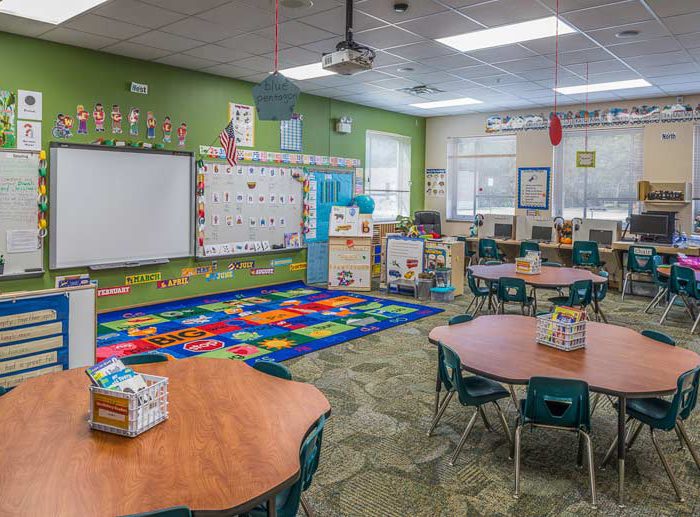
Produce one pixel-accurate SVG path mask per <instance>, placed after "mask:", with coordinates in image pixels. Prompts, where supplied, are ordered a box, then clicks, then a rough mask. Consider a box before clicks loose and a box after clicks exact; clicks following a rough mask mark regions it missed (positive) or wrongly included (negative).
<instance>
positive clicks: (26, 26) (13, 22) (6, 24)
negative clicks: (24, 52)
mask: <svg viewBox="0 0 700 517" xmlns="http://www.w3.org/2000/svg"><path fill="white" fill-rule="evenodd" d="M55 27H56V26H55V25H52V24H50V23H43V22H37V21H35V20H29V19H27V18H20V17H19V16H10V15H9V14H0V31H6V32H11V33H13V34H21V35H22V36H38V35H39V34H42V33H44V32H46V31H48V30H51V29H53V28H55Z"/></svg>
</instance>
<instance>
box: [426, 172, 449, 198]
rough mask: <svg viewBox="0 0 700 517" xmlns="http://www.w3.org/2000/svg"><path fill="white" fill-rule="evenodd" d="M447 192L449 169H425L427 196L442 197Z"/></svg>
mask: <svg viewBox="0 0 700 517" xmlns="http://www.w3.org/2000/svg"><path fill="white" fill-rule="evenodd" d="M446 194H447V170H445V169H425V196H426V197H433V198H440V197H445V195H446Z"/></svg>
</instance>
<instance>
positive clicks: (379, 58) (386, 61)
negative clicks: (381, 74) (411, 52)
mask: <svg viewBox="0 0 700 517" xmlns="http://www.w3.org/2000/svg"><path fill="white" fill-rule="evenodd" d="M407 62H408V60H406V59H404V58H402V57H400V56H397V55H395V54H391V53H388V52H382V51H381V50H378V51H377V52H376V55H375V57H374V67H375V68H379V67H385V66H392V65H397V64H399V63H407Z"/></svg>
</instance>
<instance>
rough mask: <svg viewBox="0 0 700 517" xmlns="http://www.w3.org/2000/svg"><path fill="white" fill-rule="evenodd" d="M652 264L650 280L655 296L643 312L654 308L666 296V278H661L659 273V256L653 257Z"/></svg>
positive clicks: (660, 261)
mask: <svg viewBox="0 0 700 517" xmlns="http://www.w3.org/2000/svg"><path fill="white" fill-rule="evenodd" d="M652 262H653V264H654V266H653V270H652V275H651V278H652V280H653V281H654V285H655V286H656V295H654V297H653V298H652V299H651V301H650V302H649V304H648V305H647V306H646V308H645V309H644V312H649V311H650V310H651V309H653V308H655V307H656V306H657V305H658V304H659V303H661V300H663V299H664V297H666V296H667V295H668V277H667V276H663V275H661V274H660V273H659V271H658V268H659V266H661V265H663V257H662V256H661V255H654V257H653V259H652Z"/></svg>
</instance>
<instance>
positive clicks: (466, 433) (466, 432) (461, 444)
mask: <svg viewBox="0 0 700 517" xmlns="http://www.w3.org/2000/svg"><path fill="white" fill-rule="evenodd" d="M478 415H479V410H478V409H477V410H476V411H474V414H473V415H472V417H471V419H470V420H469V423H468V424H467V428H466V429H465V430H464V434H462V438H460V440H459V445H457V449H455V452H454V454H453V455H452V458H450V467H452V466H454V464H455V461H457V456H459V453H460V452H461V451H462V447H464V442H466V441H467V438H468V437H469V433H471V432H472V428H473V427H474V422H476V417H477V416H478Z"/></svg>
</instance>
